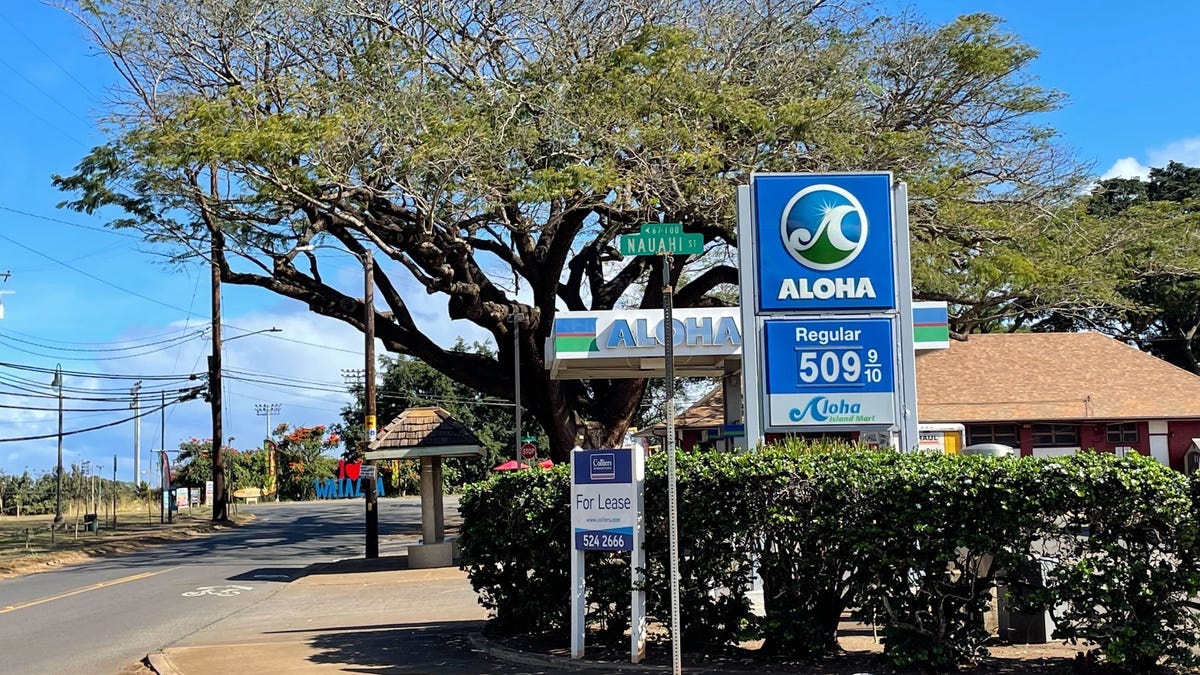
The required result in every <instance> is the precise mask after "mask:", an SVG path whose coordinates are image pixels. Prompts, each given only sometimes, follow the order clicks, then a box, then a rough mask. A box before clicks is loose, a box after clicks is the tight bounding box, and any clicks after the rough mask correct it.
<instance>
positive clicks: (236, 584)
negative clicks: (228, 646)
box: [0, 497, 457, 674]
mask: <svg viewBox="0 0 1200 675" xmlns="http://www.w3.org/2000/svg"><path fill="white" fill-rule="evenodd" d="M379 504H380V511H379V524H380V533H381V544H380V550H381V553H383V554H385V555H386V554H388V552H389V550H388V549H389V547H391V546H393V545H395V546H397V547H398V545H399V542H400V541H402V540H403V541H408V542H410V543H411V542H412V541H413V539H414V538H415V537H417V536H418V534H419V529H420V519H421V508H420V500H419V499H418V498H415V497H408V498H397V499H383V500H380V502H379ZM456 507H457V502H456V500H454V499H453V498H450V497H448V498H447V500H446V512H447V515H449V514H450V513H452V512H453V511H454V509H455V508H456ZM239 509H241V510H242V511H249V512H251V513H254V514H255V515H256V516H257V519H256V520H255V521H253V522H252V523H250V524H248V525H245V526H242V527H239V528H234V529H230V530H224V531H221V532H219V533H216V534H213V535H211V536H204V537H198V538H196V539H192V540H188V541H183V542H178V543H173V544H169V545H166V546H162V547H158V548H155V549H152V550H148V551H143V552H140V553H134V554H130V555H125V556H119V557H114V558H108V559H105V560H96V561H92V562H88V563H84V564H80V565H73V566H70V567H63V568H60V569H56V570H53V571H47V572H42V573H39V574H33V575H29V576H25V577H19V578H16V579H9V580H6V581H0V672H5V673H9V672H11V673H30V674H32V673H116V672H119V671H121V670H123V669H127V668H129V667H131V666H132V665H133V664H135V663H136V662H137V661H139V660H141V659H142V658H143V657H145V656H146V654H148V653H149V652H152V651H156V650H158V649H161V648H163V647H165V646H167V645H170V644H172V643H174V642H176V641H178V640H180V639H182V638H184V637H186V636H188V635H190V634H192V633H194V632H195V631H197V630H199V629H201V628H203V627H205V626H207V625H209V624H211V623H213V622H215V621H218V620H220V619H223V618H225V617H227V616H229V615H230V614H232V613H234V612H237V611H239V610H241V609H244V608H246V607H249V606H252V605H255V604H257V603H259V602H262V601H263V600H265V599H267V598H269V597H270V596H271V595H273V594H274V593H275V592H277V591H278V590H279V589H280V588H282V585H283V584H284V583H286V582H287V581H289V580H291V579H293V578H295V577H296V576H299V575H300V574H301V573H302V570H304V568H306V567H308V566H309V565H312V564H315V563H323V562H332V561H334V560H339V559H343V558H350V557H355V556H361V555H362V552H363V546H364V534H363V520H364V516H363V502H362V500H357V499H356V500H331V501H318V502H305V503H283V504H259V505H252V506H240V507H239Z"/></svg>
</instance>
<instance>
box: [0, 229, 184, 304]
mask: <svg viewBox="0 0 1200 675" xmlns="http://www.w3.org/2000/svg"><path fill="white" fill-rule="evenodd" d="M0 239H3V240H5V241H7V242H9V243H11V244H13V245H14V246H19V247H20V248H23V249H25V250H26V251H29V252H30V253H32V254H34V255H38V256H41V257H43V258H45V259H46V260H49V261H51V262H55V263H58V264H59V265H62V266H63V267H65V268H67V269H69V270H72V271H74V272H78V273H79V274H82V275H83V276H85V277H87V278H89V279H92V280H93V281H99V282H100V283H102V284H104V285H105V286H109V287H112V288H115V289H117V290H118V291H121V292H122V293H128V294H129V295H132V296H135V297H138V298H141V299H143V300H146V301H149V302H153V303H154V304H156V305H161V306H163V307H166V308H167V309H173V310H175V311H177V312H183V313H185V314H186V313H187V310H185V309H183V308H181V307H176V306H175V305H172V304H170V303H167V302H163V301H162V300H156V299H154V298H152V297H150V296H148V295H143V294H141V293H138V292H137V291H131V290H129V289H128V288H125V287H123V286H118V285H116V284H114V283H113V282H111V281H109V280H107V279H103V278H101V277H98V276H96V275H95V274H92V273H91V272H85V271H83V270H81V269H79V268H78V267H75V266H74V265H70V264H68V263H65V262H63V261H61V260H59V259H57V258H55V257H53V256H49V255H46V254H45V253H42V252H41V251H39V250H37V249H35V248H33V247H32V246H26V245H25V244H22V243H21V242H19V241H17V240H15V239H13V238H12V237H7V236H5V235H3V234H0Z"/></svg>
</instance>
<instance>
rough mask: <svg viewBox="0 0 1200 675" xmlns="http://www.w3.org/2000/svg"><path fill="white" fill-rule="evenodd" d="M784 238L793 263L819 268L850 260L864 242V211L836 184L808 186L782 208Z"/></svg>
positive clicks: (833, 267) (832, 268) (839, 266)
mask: <svg viewBox="0 0 1200 675" xmlns="http://www.w3.org/2000/svg"><path fill="white" fill-rule="evenodd" d="M781 228H782V234H783V241H784V244H785V245H786V246H787V250H788V253H790V254H792V257H793V258H795V259H796V262H798V263H800V264H801V265H804V266H805V267H808V268H810V269H814V270H819V271H822V272H824V271H828V270H836V269H840V268H842V267H845V266H846V265H848V264H850V263H851V262H853V260H854V259H855V258H857V257H858V254H859V253H861V252H862V249H863V246H864V245H865V244H866V243H867V213H866V211H864V210H863V207H862V204H860V203H859V201H858V199H857V198H856V197H855V196H854V195H852V194H850V193H849V192H847V191H846V190H843V189H842V188H840V187H838V186H836V185H828V184H821V185H810V186H808V187H806V188H804V189H803V190H801V191H799V192H797V193H796V195H795V196H794V197H792V199H791V201H789V202H788V204H787V206H786V207H784V209H783V220H782V223H781Z"/></svg>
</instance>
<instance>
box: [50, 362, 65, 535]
mask: <svg viewBox="0 0 1200 675" xmlns="http://www.w3.org/2000/svg"><path fill="white" fill-rule="evenodd" d="M50 386H52V387H56V388H57V389H58V473H57V475H56V477H55V484H54V524H55V526H57V525H58V524H59V523H61V522H62V519H63V517H62V439H63V377H62V364H56V365H55V366H54V379H53V380H51V381H50ZM51 531H52V532H53V528H52V529H51Z"/></svg>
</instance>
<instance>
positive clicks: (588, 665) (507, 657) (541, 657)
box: [468, 633, 671, 673]
mask: <svg viewBox="0 0 1200 675" xmlns="http://www.w3.org/2000/svg"><path fill="white" fill-rule="evenodd" d="M468 639H469V641H470V643H471V648H472V649H474V650H476V651H480V652H483V653H484V654H487V655H488V656H490V657H492V658H494V659H497V660H499V661H505V662H507V663H515V664H518V665H522V666H541V667H546V666H550V667H552V668H555V669H557V670H570V671H600V672H606V673H613V672H647V673H665V672H668V671H670V670H671V667H670V666H658V665H650V664H645V663H612V662H609V661H584V660H579V659H570V658H567V657H564V656H551V655H550V654H533V653H530V652H522V651H518V650H516V649H512V648H510V647H503V646H501V645H498V644H496V643H494V642H492V641H491V640H489V639H487V638H486V637H484V636H483V633H471V635H469V636H468Z"/></svg>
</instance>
